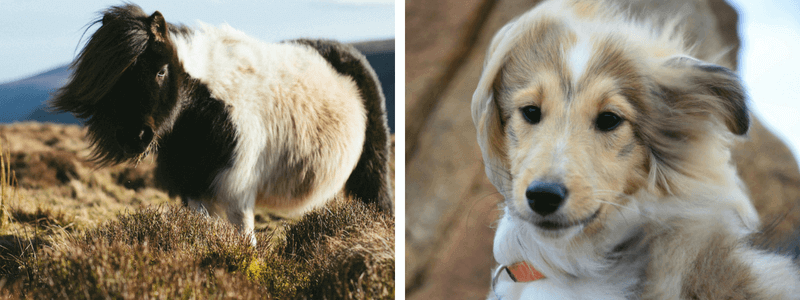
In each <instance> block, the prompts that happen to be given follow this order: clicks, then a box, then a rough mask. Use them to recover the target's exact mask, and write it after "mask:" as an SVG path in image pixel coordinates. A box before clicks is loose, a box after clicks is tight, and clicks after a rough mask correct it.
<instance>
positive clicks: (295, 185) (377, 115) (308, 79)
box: [51, 4, 393, 244]
mask: <svg viewBox="0 0 800 300" xmlns="http://www.w3.org/2000/svg"><path fill="white" fill-rule="evenodd" d="M96 23H100V24H101V26H100V28H99V29H98V30H97V32H95V33H94V34H93V35H92V37H91V39H90V40H89V42H88V43H87V44H86V46H85V48H84V49H83V50H82V52H81V54H80V56H79V57H78V58H77V59H76V60H75V62H74V63H73V65H72V67H73V69H74V74H73V75H72V77H71V79H70V82H69V83H68V84H67V85H66V86H64V87H63V88H61V89H60V90H59V91H58V92H57V94H56V95H55V97H54V99H53V100H52V103H51V105H52V106H53V107H54V108H56V109H57V110H60V111H67V112H71V113H73V114H74V115H76V116H77V117H79V118H82V119H83V120H84V121H85V125H86V126H87V127H88V137H89V139H90V140H91V142H92V145H93V156H92V158H93V159H94V161H96V162H97V163H98V164H100V165H109V164H118V163H122V162H128V161H136V162H138V161H140V160H141V159H142V158H143V157H144V156H146V155H148V153H153V152H156V151H157V152H158V157H157V159H156V162H157V164H158V166H157V168H156V171H155V172H156V174H155V176H156V179H157V181H158V182H159V183H160V184H162V185H163V186H164V187H165V188H166V189H167V190H168V191H169V192H170V193H171V194H173V195H179V196H181V198H182V199H183V201H184V203H186V204H188V205H189V206H191V207H194V208H196V209H198V210H201V211H205V212H208V213H210V214H213V215H218V216H227V218H228V220H229V221H230V222H231V223H233V224H234V225H235V226H237V227H238V228H239V229H240V230H241V231H242V232H244V233H246V234H248V235H250V237H251V238H252V242H253V243H254V244H255V238H254V237H253V235H252V233H253V227H254V215H253V209H254V207H255V205H262V206H266V207H267V208H269V209H271V210H273V211H276V212H279V213H284V214H289V215H293V214H294V215H296V214H301V213H303V212H305V211H308V210H310V209H311V208H314V207H318V206H321V205H322V204H324V203H325V202H326V201H328V200H329V199H331V198H333V197H334V195H335V194H337V193H339V192H340V191H344V192H345V193H346V194H348V195H350V196H353V197H356V198H360V199H361V200H362V201H364V202H367V203H372V204H375V205H376V206H378V207H379V208H381V209H383V210H384V211H387V212H389V213H391V211H392V208H393V205H392V200H391V194H390V186H389V182H388V159H389V157H388V147H389V144H388V143H389V139H388V127H387V124H386V111H385V107H384V105H385V104H384V98H383V92H382V91H381V88H380V85H379V82H378V80H377V76H376V75H375V72H374V71H373V70H372V68H371V67H370V66H369V64H368V63H367V61H366V59H365V58H364V56H363V55H361V54H360V53H359V52H358V51H356V50H355V49H354V48H352V47H351V46H347V45H343V44H340V43H337V42H333V41H312V40H297V41H288V42H284V43H279V44H268V43H264V42H261V41H257V40H255V39H253V38H251V37H248V36H246V35H244V34H243V33H241V32H239V31H236V30H234V29H233V28H230V27H229V26H227V25H223V26H220V27H211V26H207V25H201V26H199V28H197V29H192V28H188V27H185V26H182V25H177V26H176V25H173V24H169V23H167V22H166V21H165V19H164V17H163V16H162V15H161V13H160V12H158V11H156V12H155V13H153V14H152V15H150V16H148V15H146V14H145V13H144V12H143V11H142V9H141V8H140V7H138V6H135V5H132V4H128V5H124V6H117V7H111V8H109V9H108V10H106V11H105V12H104V13H103V17H102V19H101V20H98V21H97V22H96Z"/></svg>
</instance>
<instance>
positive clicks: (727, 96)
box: [656, 56, 750, 135]
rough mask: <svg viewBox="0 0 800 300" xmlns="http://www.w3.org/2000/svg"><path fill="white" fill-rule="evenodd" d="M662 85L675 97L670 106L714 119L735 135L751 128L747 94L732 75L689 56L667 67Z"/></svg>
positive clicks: (659, 79)
mask: <svg viewBox="0 0 800 300" xmlns="http://www.w3.org/2000/svg"><path fill="white" fill-rule="evenodd" d="M663 66H664V67H665V68H663V70H665V71H664V73H662V74H660V75H661V76H657V78H656V80H657V81H660V82H659V85H661V87H662V88H664V89H665V90H667V91H669V94H671V95H673V96H674V97H672V99H668V101H669V102H671V103H670V104H671V105H670V106H673V107H675V108H679V109H681V110H684V111H690V112H691V113H693V114H704V115H707V116H714V117H716V118H717V119H718V120H719V121H721V122H722V123H723V124H725V126H726V127H727V128H728V130H730V131H731V132H732V133H734V134H736V135H744V134H745V133H747V130H748V129H749V127H750V118H749V114H748V112H747V101H746V95H745V90H744V88H743V87H742V84H741V82H740V80H739V76H737V75H736V74H735V73H734V72H733V71H731V70H730V69H728V68H725V67H722V66H718V65H715V64H710V63H706V62H703V61H700V60H697V59H694V58H691V57H688V56H676V57H671V58H669V59H667V60H666V61H665V62H664V63H663Z"/></svg>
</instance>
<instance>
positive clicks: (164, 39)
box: [51, 4, 183, 165]
mask: <svg viewBox="0 0 800 300" xmlns="http://www.w3.org/2000/svg"><path fill="white" fill-rule="evenodd" d="M96 23H100V24H101V26H100V28H99V29H98V30H97V31H96V32H95V33H94V34H93V35H92V37H91V38H90V40H89V42H88V43H87V44H86V46H85V47H84V48H83V50H82V51H81V53H80V55H79V56H78V58H77V59H75V61H74V62H73V64H72V68H73V69H74V73H73V74H72V77H71V78H70V82H69V83H68V84H67V85H65V86H64V87H62V88H61V89H59V90H58V92H57V93H56V95H55V97H54V99H53V100H52V101H51V106H53V107H54V108H55V109H57V110H59V111H66V112H71V113H73V114H74V115H75V116H77V117H78V118H81V119H83V120H84V121H85V124H86V126H87V127H88V129H89V133H88V136H89V138H90V140H91V142H92V145H93V154H92V159H93V160H94V161H95V162H97V163H100V164H103V165H107V164H116V163H121V162H124V161H127V160H132V159H140V158H142V157H143V156H144V155H146V154H147V153H149V152H150V151H151V150H153V148H154V147H155V146H156V143H157V140H158V136H159V133H160V132H163V128H162V127H163V125H164V124H165V123H168V122H167V120H168V119H169V118H170V115H171V111H173V109H174V108H175V106H176V104H177V102H178V86H179V84H180V80H179V79H180V77H181V74H183V70H182V68H181V66H180V62H179V60H178V57H177V53H176V51H175V48H174V46H173V44H172V41H171V40H170V36H169V30H170V29H171V28H168V26H169V25H168V23H167V22H166V21H165V20H164V16H163V15H161V13H160V12H158V11H156V12H155V13H153V14H152V15H150V16H148V15H146V14H145V13H144V11H142V9H141V8H140V7H138V6H136V5H132V4H127V5H124V6H115V7H111V8H109V9H108V10H106V11H104V12H103V17H102V18H101V19H99V20H97V21H95V22H94V23H92V24H96ZM173 30H174V29H173Z"/></svg>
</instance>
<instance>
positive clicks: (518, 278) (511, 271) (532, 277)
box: [493, 261, 545, 282]
mask: <svg viewBox="0 0 800 300" xmlns="http://www.w3.org/2000/svg"><path fill="white" fill-rule="evenodd" d="M503 270H505V271H506V273H507V274H508V276H509V277H511V280H513V281H514V282H531V281H536V280H539V279H543V278H545V276H544V274H542V273H541V272H539V271H538V270H536V268H534V267H533V266H531V265H530V264H529V263H528V262H525V261H521V262H518V263H515V264H513V265H510V266H500V268H498V269H497V271H496V272H495V275H494V280H493V281H497V278H498V277H499V276H500V273H501V272H502V271H503Z"/></svg>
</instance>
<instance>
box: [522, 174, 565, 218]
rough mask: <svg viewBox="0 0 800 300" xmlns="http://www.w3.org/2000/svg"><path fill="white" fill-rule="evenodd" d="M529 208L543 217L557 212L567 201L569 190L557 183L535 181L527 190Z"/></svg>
mask: <svg viewBox="0 0 800 300" xmlns="http://www.w3.org/2000/svg"><path fill="white" fill-rule="evenodd" d="M525 197H526V198H527V199H528V206H530V207H531V209H533V211H534V212H536V213H537V214H539V215H541V216H546V215H549V214H552V213H554V212H556V211H557V210H558V209H559V208H560V207H561V205H562V204H564V200H566V199H567V188H566V187H565V186H564V184H561V183H556V182H543V181H534V182H531V184H529V185H528V188H527V189H526V190H525Z"/></svg>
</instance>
